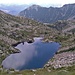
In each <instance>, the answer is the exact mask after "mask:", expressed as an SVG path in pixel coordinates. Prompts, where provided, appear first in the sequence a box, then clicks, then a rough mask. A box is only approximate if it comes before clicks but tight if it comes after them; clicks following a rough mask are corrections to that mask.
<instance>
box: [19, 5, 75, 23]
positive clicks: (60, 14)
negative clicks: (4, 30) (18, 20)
mask: <svg viewBox="0 0 75 75" xmlns="http://www.w3.org/2000/svg"><path fill="white" fill-rule="evenodd" d="M19 15H20V16H24V17H28V18H31V19H34V20H37V21H40V22H43V23H53V22H56V21H58V20H68V19H75V4H66V5H64V6H62V7H60V8H58V7H49V8H46V7H41V6H38V5H32V6H30V7H29V8H27V9H25V10H23V11H21V12H20V13H19Z"/></svg>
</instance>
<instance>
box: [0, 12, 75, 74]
mask: <svg viewBox="0 0 75 75" xmlns="http://www.w3.org/2000/svg"><path fill="white" fill-rule="evenodd" d="M73 26H74V27H73ZM40 36H41V37H44V41H45V42H49V41H55V42H59V43H60V44H61V47H60V48H59V50H58V52H57V53H56V54H55V56H54V57H53V59H51V60H49V62H47V64H46V65H45V66H44V68H42V69H38V70H35V72H34V70H26V71H16V70H13V69H10V70H7V69H3V68H2V66H1V63H2V61H3V60H4V59H5V58H6V57H7V56H8V55H10V54H12V53H15V52H20V51H19V50H16V49H15V48H14V47H13V44H16V43H20V42H24V41H27V40H29V39H33V37H40ZM74 65H75V20H67V21H66V20H64V21H57V22H56V23H53V24H46V25H45V24H43V23H40V22H37V21H35V20H31V19H28V18H24V17H19V16H12V15H10V14H6V13H4V12H3V11H0V73H1V74H2V75H9V74H11V75H19V74H20V75H26V74H27V75H33V74H35V73H36V75H40V74H41V73H42V74H43V75H46V74H48V75H50V73H52V74H51V75H55V73H58V74H56V75H59V74H60V73H61V72H60V73H59V71H62V72H63V71H64V72H66V71H67V72H66V73H67V74H66V73H65V74H66V75H73V73H74V74H75V66H74ZM66 66H67V67H66ZM62 67H64V68H62ZM59 68H60V70H58V69H59ZM70 72H71V74H70ZM62 75H64V74H62Z"/></svg>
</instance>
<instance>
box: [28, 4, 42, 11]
mask: <svg viewBox="0 0 75 75" xmlns="http://www.w3.org/2000/svg"><path fill="white" fill-rule="evenodd" d="M40 7H41V6H39V5H32V6H30V7H29V8H27V10H30V9H31V10H32V9H35V10H38V8H40Z"/></svg>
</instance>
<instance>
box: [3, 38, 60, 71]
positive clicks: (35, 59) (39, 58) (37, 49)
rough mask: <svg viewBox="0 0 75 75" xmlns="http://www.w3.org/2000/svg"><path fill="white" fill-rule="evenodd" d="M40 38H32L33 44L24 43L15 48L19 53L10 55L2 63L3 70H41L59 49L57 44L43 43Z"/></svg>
mask: <svg viewBox="0 0 75 75" xmlns="http://www.w3.org/2000/svg"><path fill="white" fill-rule="evenodd" d="M40 39H41V38H34V40H35V41H34V42H33V43H30V44H29V43H27V42H24V45H23V43H21V44H19V45H18V46H17V47H16V48H17V49H19V50H20V51H21V53H16V54H11V55H10V56H8V57H7V58H6V59H5V60H4V61H3V62H2V65H3V66H4V67H5V68H8V69H9V68H14V69H18V70H23V69H34V68H41V67H43V66H44V64H45V63H46V62H47V61H48V60H49V59H50V58H52V57H53V55H54V53H55V52H56V51H57V50H58V48H59V43H55V42H53V43H43V42H42V41H41V40H40Z"/></svg>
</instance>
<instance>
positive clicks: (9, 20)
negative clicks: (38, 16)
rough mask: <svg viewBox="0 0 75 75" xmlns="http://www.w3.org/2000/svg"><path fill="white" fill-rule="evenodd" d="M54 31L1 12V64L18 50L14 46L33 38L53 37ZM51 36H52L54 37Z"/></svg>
mask: <svg viewBox="0 0 75 75" xmlns="http://www.w3.org/2000/svg"><path fill="white" fill-rule="evenodd" d="M53 31H54V30H53V29H52V28H50V27H47V26H46V25H44V24H42V23H40V22H36V21H34V20H31V19H28V18H23V17H16V16H12V15H10V14H6V13H4V12H3V11H0V64H1V62H2V61H1V60H3V59H4V58H5V57H6V56H8V55H9V54H11V53H13V52H17V51H18V50H16V49H14V47H13V46H12V45H13V44H16V43H19V42H23V41H27V40H28V39H33V37H38V36H39V37H40V36H44V35H45V34H46V35H47V36H48V35H51V34H52V35H53V34H55V33H57V31H56V30H55V33H52V32H53ZM52 35H51V36H52Z"/></svg>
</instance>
